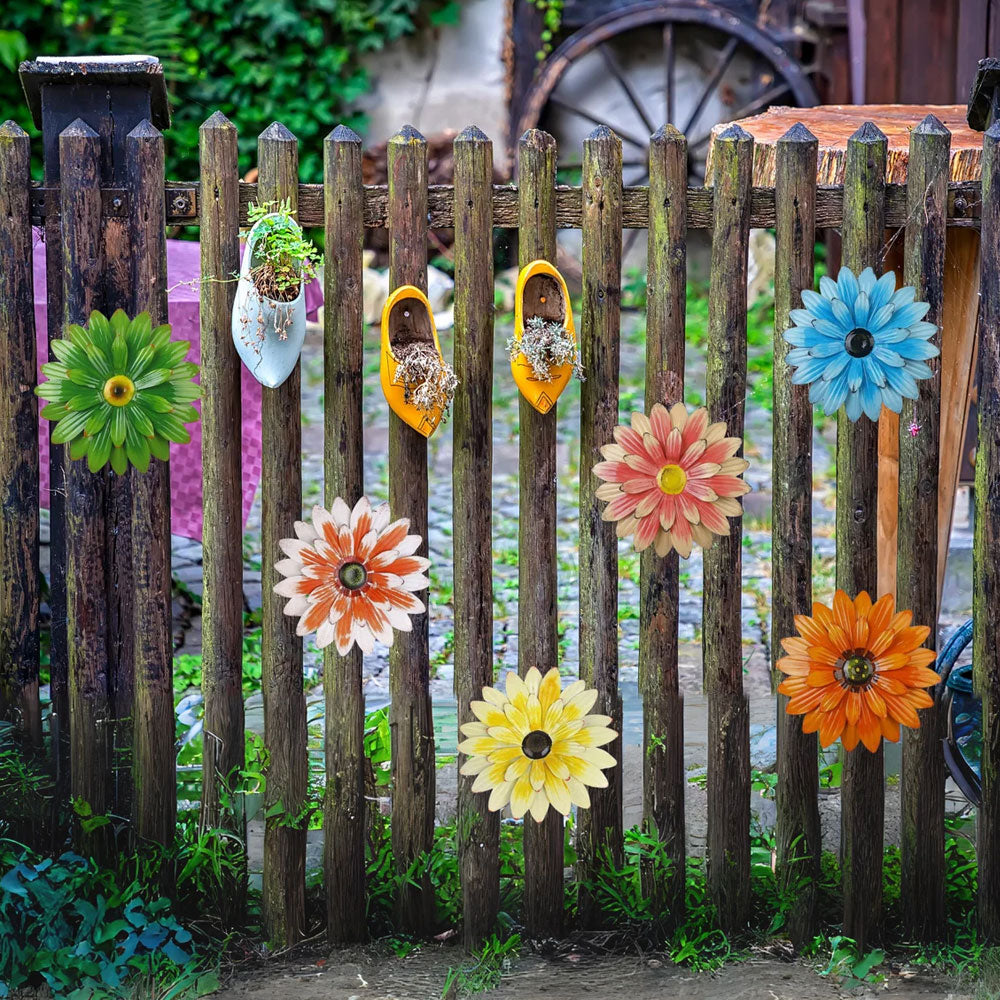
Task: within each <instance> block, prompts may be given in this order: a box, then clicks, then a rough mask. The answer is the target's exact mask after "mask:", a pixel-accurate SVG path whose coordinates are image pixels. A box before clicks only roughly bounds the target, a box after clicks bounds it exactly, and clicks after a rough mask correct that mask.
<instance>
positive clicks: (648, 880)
mask: <svg viewBox="0 0 1000 1000" xmlns="http://www.w3.org/2000/svg"><path fill="white" fill-rule="evenodd" d="M649 192H650V193H649V202H650V216H649V236H648V249H647V280H646V379H645V399H646V413H647V414H648V413H649V411H650V409H651V408H652V407H653V405H654V404H656V403H662V404H663V405H664V406H668V407H669V406H672V405H673V404H674V403H677V402H681V401H682V400H683V399H684V317H685V310H686V306H687V299H686V295H685V287H686V282H687V207H686V201H685V196H686V194H687V142H686V141H685V139H684V136H682V135H681V134H680V132H678V131H677V129H675V128H673V127H672V126H670V125H668V126H665V127H664V128H662V129H660V130H659V131H658V132H656V134H655V135H654V136H653V138H652V140H651V143H650V147H649ZM678 564H679V557H678V555H677V553H676V552H674V551H671V552H669V553H668V554H667V555H666V556H665V557H664V558H662V559H661V558H660V557H659V556H657V555H656V553H655V552H654V551H653V550H652V549H646V550H645V551H644V552H643V553H642V555H641V556H640V559H639V572H640V585H639V686H640V689H641V693H642V704H643V744H644V746H645V748H646V750H645V752H644V753H643V756H642V763H643V782H642V787H643V799H642V801H643V829H644V830H645V832H646V833H648V834H655V835H657V836H658V837H659V838H660V840H661V842H662V843H663V850H664V854H665V856H666V858H667V859H668V860H669V863H670V868H669V869H668V870H666V871H664V870H662V869H660V868H659V867H658V866H655V865H653V864H652V863H649V862H647V863H646V865H645V866H644V867H643V870H642V886H643V892H644V894H645V895H646V896H648V897H649V898H650V899H651V900H652V902H653V906H654V909H655V911H656V912H658V913H661V914H662V915H663V917H664V919H665V920H666V922H667V923H668V924H670V925H674V926H676V925H677V924H678V923H680V922H681V921H682V920H683V918H684V903H685V900H684V888H685V854H684V849H685V841H684V789H685V786H686V784H687V781H686V779H685V774H684V698H683V696H682V694H681V692H680V683H679V680H680V679H679V672H678V658H677V631H678V623H679V617H678V616H679V609H678V601H679V575H678V574H679V565H678Z"/></svg>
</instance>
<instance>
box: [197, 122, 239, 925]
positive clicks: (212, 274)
mask: <svg viewBox="0 0 1000 1000" xmlns="http://www.w3.org/2000/svg"><path fill="white" fill-rule="evenodd" d="M198 147H199V157H200V161H201V185H202V190H203V191H205V192H211V197H207V198H205V199H204V200H203V201H202V203H201V210H202V225H201V234H200V237H201V274H202V280H201V286H200V299H201V303H200V307H201V312H200V315H201V378H200V382H201V392H202V399H201V473H202V480H201V481H202V497H203V501H202V506H203V510H202V573H203V580H204V590H203V593H202V612H201V616H202V626H201V627H202V681H201V684H202V696H203V698H204V700H205V740H204V763H203V766H202V792H201V794H202V798H201V824H202V826H203V827H207V828H222V829H225V830H228V831H229V832H230V833H232V834H233V836H234V838H235V842H236V843H237V844H239V843H243V842H244V841H245V839H246V816H245V811H244V808H243V796H241V795H233V796H229V795H228V794H227V792H228V790H229V789H234V788H235V787H236V784H237V781H238V778H239V772H240V771H241V770H242V769H243V767H244V765H245V758H246V751H245V739H244V735H243V729H244V711H243V497H242V482H243V478H242V456H241V452H242V444H241V431H240V426H241V420H242V417H241V409H242V404H241V398H240V374H241V368H240V359H239V356H238V355H237V353H236V348H235V347H234V345H233V340H232V334H231V332H230V330H231V322H232V311H233V300H234V298H235V296H236V282H235V281H233V280H232V276H233V275H234V274H236V273H237V272H238V271H239V266H240V243H239V208H238V201H239V189H238V184H239V167H238V162H237V160H238V155H237V154H238V151H237V134H236V127H235V126H234V125H233V124H232V123H231V122H230V121H229V120H228V119H227V118H226V117H225V115H223V114H222V112H220V111H217V112H215V114H213V115H212V116H211V117H210V118H209V119H208V120H207V121H205V122H204V123H203V124H202V126H201V128H200V129H199V133H198ZM224 800H225V801H224ZM243 856H245V855H244V852H242V850H239V851H238V852H237V856H236V857H235V858H232V859H230V860H233V861H234V862H235V863H236V866H237V869H241V868H242V865H243V863H244V862H243V861H242V860H241V857H243ZM244 883H245V880H244V879H243V878H233V879H226V880H224V881H223V884H221V885H220V886H219V887H218V903H219V909H220V912H221V913H222V914H223V915H224V917H225V919H226V920H227V921H229V922H236V921H238V920H239V919H240V915H241V914H242V912H243V908H244V903H245V896H246V891H245V886H244Z"/></svg>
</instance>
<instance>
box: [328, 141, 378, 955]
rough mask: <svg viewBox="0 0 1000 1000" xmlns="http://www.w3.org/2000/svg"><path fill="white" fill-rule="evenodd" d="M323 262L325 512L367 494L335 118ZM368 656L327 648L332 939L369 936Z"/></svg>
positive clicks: (347, 183)
mask: <svg viewBox="0 0 1000 1000" xmlns="http://www.w3.org/2000/svg"><path fill="white" fill-rule="evenodd" d="M323 153H324V156H323V173H324V177H325V179H326V255H325V260H326V266H325V269H324V272H323V280H324V286H323V300H324V302H325V303H326V307H325V308H324V310H323V326H324V329H323V352H324V353H323V379H324V385H323V420H324V427H323V460H324V466H323V468H324V474H323V481H324V487H325V491H326V496H325V503H326V506H327V509H329V508H330V507H332V506H333V502H334V500H336V498H337V497H341V498H342V499H343V500H344V501H345V502H346V503H347V504H348V505H349V506H350V507H351V508H352V509H353V507H354V505H355V504H356V503H357V501H358V500H359V499H360V498H361V496H362V495H363V494H364V491H365V489H364V414H363V409H362V401H363V395H364V392H363V388H364V387H363V366H364V359H363V347H364V299H363V292H362V277H361V272H362V249H363V244H364V227H363V226H362V224H361V210H362V204H361V202H362V197H361V139H360V138H359V137H358V136H357V135H355V133H354V132H352V131H351V130H350V129H349V128H347V127H346V126H344V125H338V126H337V127H336V128H335V129H334V130H333V132H331V133H330V135H329V136H327V138H326V141H325V143H324V144H323ZM362 660H363V658H362V653H361V650H360V649H359V648H358V647H357V646H355V647H353V648H352V649H351V651H350V652H349V653H348V654H347V655H346V656H340V655H339V654H338V653H337V650H336V648H335V647H334V646H327V647H326V649H325V650H324V653H323V693H324V697H325V702H326V704H325V709H326V716H325V717H326V725H325V730H324V732H325V736H324V740H325V743H324V746H325V753H326V798H325V800H324V813H323V870H324V886H325V889H326V920H327V938H328V940H329V941H330V943H331V944H336V943H342V942H348V941H364V940H365V939H366V938H367V936H368V928H367V924H366V919H365V914H366V910H367V897H366V891H365V828H366V827H365V768H366V767H367V766H368V762H367V758H366V757H365V746H364V735H365V699H364V693H363V691H362V668H363V662H362Z"/></svg>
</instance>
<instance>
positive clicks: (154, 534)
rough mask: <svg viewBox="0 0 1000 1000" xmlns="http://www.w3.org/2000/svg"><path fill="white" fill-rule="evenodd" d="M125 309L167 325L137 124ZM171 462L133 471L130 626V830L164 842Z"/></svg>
mask: <svg viewBox="0 0 1000 1000" xmlns="http://www.w3.org/2000/svg"><path fill="white" fill-rule="evenodd" d="M125 167H126V176H127V180H128V188H127V189H128V194H129V218H128V236H129V242H130V244H131V246H130V255H131V271H130V285H131V296H132V302H131V303H130V310H129V313H130V315H131V316H137V315H138V314H139V313H141V312H148V313H149V314H150V317H151V319H152V321H153V325H154V326H157V325H159V324H160V323H166V322H167V238H166V222H165V218H166V216H165V211H164V204H163V136H162V135H161V134H160V131H159V129H157V128H156V127H155V126H153V125H152V124H150V122H148V121H146V120H143V121H141V122H140V123H139V124H138V125H136V127H135V128H134V129H132V131H131V132H129V134H128V135H127V136H126V138H125ZM169 469H170V467H169V465H168V464H167V463H166V462H160V461H152V462H150V465H149V469H148V470H147V471H146V472H145V473H140V472H139V471H138V470H136V469H133V470H131V485H132V487H133V493H132V497H131V525H130V532H129V533H130V536H131V553H132V558H133V561H134V564H133V567H132V579H133V586H134V592H133V595H132V609H133V615H134V619H135V622H136V623H137V624H136V627H134V628H133V629H132V642H133V643H134V646H133V650H132V660H133V663H134V670H135V674H134V684H135V686H134V697H133V705H134V709H133V725H132V746H133V750H132V776H131V777H132V785H133V788H134V791H133V796H132V808H133V816H134V819H135V833H136V835H137V836H138V837H140V838H141V839H143V840H146V841H152V842H153V843H157V844H160V845H162V846H164V847H170V846H171V845H172V844H173V842H174V832H175V827H176V825H177V776H176V768H175V754H176V750H175V748H174V739H175V726H174V719H173V714H174V712H173V709H174V685H173V657H174V644H173V621H172V617H171V592H170V471H169Z"/></svg>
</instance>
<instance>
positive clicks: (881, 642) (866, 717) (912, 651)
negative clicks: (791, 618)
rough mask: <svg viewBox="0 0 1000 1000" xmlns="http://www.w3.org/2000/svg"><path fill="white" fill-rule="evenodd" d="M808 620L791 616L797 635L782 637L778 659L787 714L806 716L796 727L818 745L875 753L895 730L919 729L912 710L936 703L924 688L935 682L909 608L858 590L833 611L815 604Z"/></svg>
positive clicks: (930, 656) (837, 601) (838, 597)
mask: <svg viewBox="0 0 1000 1000" xmlns="http://www.w3.org/2000/svg"><path fill="white" fill-rule="evenodd" d="M812 611H813V613H812V617H811V618H810V617H809V616H808V615H796V616H795V628H796V629H797V630H798V633H799V634H798V635H797V636H792V637H791V638H790V639H782V640H781V644H782V646H784V647H785V652H786V653H788V655H787V656H784V657H782V658H781V659H780V660H778V669H779V670H780V671H781V672H782V673H784V674H786V675H787V676H786V678H785V679H784V680H783V681H782V682H781V684H780V685H779V686H778V690H779V691H780V692H781V693H782V694H785V695H788V697H789V699H790V700H789V702H788V706H787V708H786V711H787V712H788V713H789V715H804V716H805V718H804V719H803V720H802V730H803V732H806V733H815V732H819V740H820V743H822V744H823V746H825V747H826V746H829V745H830V744H831V743H833V742H834V741H835V740H837V739H838V738H839V739H841V740H842V741H843V744H844V749H845V750H853V749H854V748H855V747H856V746H857V745H858V741H859V740H860V741H861V742H862V743H863V744H864V745H865V746H866V747H867V748H868V749H869V750H871V751H872V752H874V751H875V750H877V749H878V747H879V743H880V741H881V740H882V737H885V738H886V739H887V740H889V741H890V742H892V743H895V742H897V741H898V740H899V727H900V726H901V725H902V726H909V727H910V728H911V729H919V728H920V718H919V717H918V715H917V709H918V708H930V706H931V705H933V704H934V699H933V698H932V697H931V696H930V695H929V694H928V693H927V692H926V691H924V690H923V688H926V687H931V686H932V685H934V684H937V682H938V681H939V680H940V679H941V678H940V677H938V675H937V674H936V673H935V672H934V671H933V670H931V669H929V664H931V663H933V662H934V658H935V653H934V650H932V649H925V648H923V647H922V645H921V644H922V643H923V641H924V640H925V639H926V638H927V636H928V635H930V629H929V628H928V627H927V626H926V625H912V624H911V622H912V621H913V612H912V611H898V612H897V611H896V610H895V601H894V600H893V598H892V595H891V594H885V595H884V596H882V597H880V598H879V599H878V600H877V601H876V602H875V603H874V604H872V601H871V598H870V597H869V596H868V595H867V594H866V593H864V592H862V593H861V594H859V595H858V596H857V598H855V600H853V601H852V600H851V599H850V598H849V597H848V596H847V594H845V593H844V591H842V590H838V591H837V593H836V594H835V595H834V598H833V609H832V610H831V609H830V608H828V607H826V605H823V604H818V603H817V604H813V609H812Z"/></svg>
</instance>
